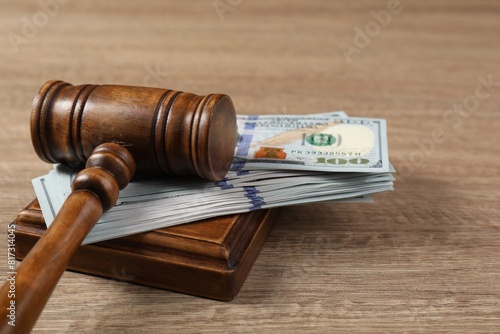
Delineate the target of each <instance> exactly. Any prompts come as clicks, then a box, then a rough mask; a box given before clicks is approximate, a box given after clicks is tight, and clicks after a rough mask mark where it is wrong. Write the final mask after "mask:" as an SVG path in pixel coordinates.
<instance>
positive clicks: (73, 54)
mask: <svg viewBox="0 0 500 334" xmlns="http://www.w3.org/2000/svg"><path fill="white" fill-rule="evenodd" d="M60 2H61V4H60V3H59V2H56V0H47V1H45V2H43V1H41V2H40V3H47V4H50V5H48V6H42V5H41V4H40V3H39V2H37V1H31V2H29V3H28V2H26V1H23V2H19V1H15V0H4V1H3V2H2V10H1V11H0V35H1V36H2V38H1V39H0V56H1V60H2V61H1V62H0V78H1V79H0V115H1V117H0V157H1V158H0V187H1V192H0V202H1V203H2V206H1V210H0V218H1V219H0V220H1V224H2V228H1V229H0V230H1V234H2V236H1V238H0V240H3V241H2V242H3V243H4V244H3V246H1V249H3V250H5V249H6V240H7V239H6V226H7V225H8V224H9V223H10V222H11V221H12V220H13V219H14V218H15V216H16V215H17V213H18V212H19V211H20V210H21V209H22V208H23V207H24V206H25V205H26V204H27V203H28V202H29V201H30V200H31V199H33V197H34V192H33V190H32V188H31V184H30V180H31V179H32V178H33V177H36V176H38V175H41V174H44V173H46V172H47V171H48V170H49V168H50V166H48V165H46V164H44V163H42V162H41V161H39V160H38V158H37V157H36V155H35V154H34V152H33V149H32V148H31V142H30V134H29V127H28V125H29V113H30V106H31V100H32V98H33V96H34V95H35V93H36V92H37V90H38V88H39V87H40V86H41V84H43V83H44V82H45V81H46V80H49V79H62V80H65V81H68V82H71V83H74V84H80V83H117V84H131V85H149V86H160V87H165V88H173V89H179V90H185V91H190V92H194V93H199V94H205V93H210V92H223V93H227V94H229V95H230V96H231V97H232V98H233V100H234V102H235V105H236V108H237V111H238V113H241V114H248V113H256V114H276V113H289V114H303V113H317V112H326V111H330V110H345V111H346V112H347V113H349V115H352V116H361V117H382V118H386V119H387V121H388V124H389V146H390V157H391V161H392V163H393V164H394V166H395V167H396V169H397V170H398V172H399V175H398V182H397V183H396V190H395V191H394V192H390V193H384V194H380V195H377V196H375V203H373V204H314V205H302V206H295V207H290V208H287V209H286V210H284V212H283V214H282V215H281V219H280V220H279V222H278V223H277V224H276V225H275V227H274V229H273V231H272V232H271V235H270V237H269V239H268V241H267V243H266V245H265V247H264V249H263V251H262V253H261V255H260V257H259V258H258V259H257V262H256V264H255V266H254V267H253V269H252V271H251V273H250V275H249V277H248V279H247V282H246V283H245V285H244V286H243V289H242V291H241V292H240V294H239V296H238V297H237V298H236V299H235V300H234V301H232V302H230V303H223V302H216V301H212V300H206V299H200V298H196V297H191V296H187V295H182V294H177V293H173V292H168V291H162V290H157V289H152V288H147V287H142V286H135V285H131V284H127V283H123V282H118V281H113V280H106V279H101V278H96V277H91V276H86V275H83V274H77V273H70V272H67V273H65V274H64V276H63V278H62V280H61V281H60V284H59V285H58V287H57V288H56V290H55V293H54V295H53V296H52V298H51V299H50V301H49V303H48V305H47V307H46V309H45V311H44V312H43V314H42V315H41V317H40V319H39V321H38V323H37V325H36V328H35V332H41V333H43V332H47V333H49V332H50V333H55V332H57V333H68V332H71V331H72V332H78V333H80V332H85V331H88V332H97V333H100V332H102V333H114V332H120V333H123V332H131V333H132V332H133V333H135V332H148V333H155V332H193V333H194V332H196V333H199V332H221V331H222V332H236V331H243V332H245V331H248V332H294V331H295V332H299V333H302V332H305V331H309V332H325V331H333V330H338V331H349V332H351V331H381V332H382V331H383V332H386V331H392V332H437V331H438V330H443V331H455V332H466V331H471V330H475V331H481V332H496V331H498V330H499V328H500V211H499V195H500V190H499V189H500V158H499V147H500V136H499V134H498V133H499V129H500V57H499V55H500V3H499V2H496V1H465V0H458V1H457V0H447V1H417V0H414V1H409V0H401V2H400V4H399V6H393V2H392V1H389V0H387V1H385V0H383V1H350V2H348V1H264V0H262V1H229V0H215V1H212V0H205V1H183V2H181V1H177V2H174V1H153V0H150V1H141V2H138V1H118V0H116V1H106V2H103V1H100V2H98V1H85V2H83V1H78V2H77V1H73V2H69V3H68V4H62V3H63V2H66V1H62V0H60ZM372 11H373V12H374V13H375V14H371V12H372ZM375 17H376V18H375ZM377 20H378V21H377ZM379 22H380V23H379ZM487 81H490V83H489V84H488V83H487ZM0 255H1V257H0V272H1V273H2V274H1V276H2V277H5V273H6V268H7V260H6V251H2V252H0ZM121 274H124V275H126V273H120V275H121Z"/></svg>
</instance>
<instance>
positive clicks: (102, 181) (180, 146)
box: [0, 81, 236, 333]
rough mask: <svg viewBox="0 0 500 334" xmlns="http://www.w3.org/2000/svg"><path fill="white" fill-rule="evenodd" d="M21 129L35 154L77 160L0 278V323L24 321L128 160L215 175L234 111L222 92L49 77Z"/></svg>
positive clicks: (225, 156)
mask: <svg viewBox="0 0 500 334" xmlns="http://www.w3.org/2000/svg"><path fill="white" fill-rule="evenodd" d="M31 138H32V142H33V146H34V148H35V151H36V153H37V154H38V156H39V157H40V158H41V159H42V160H44V161H47V162H51V163H63V164H66V165H68V166H71V167H77V166H83V165H84V164H85V169H83V170H82V171H81V172H80V173H79V174H78V175H77V176H76V178H75V180H74V182H73V185H72V193H71V194H70V195H69V197H68V198H67V199H66V201H65V202H64V204H63V206H62V208H61V210H60V211H59V213H58V214H57V216H56V218H55V219H54V221H53V223H52V224H51V225H50V227H49V228H48V229H47V231H46V232H45V233H44V235H43V236H42V237H41V238H40V240H39V241H38V242H37V243H36V245H35V246H34V247H33V249H32V250H31V251H30V253H29V254H28V255H27V256H26V257H25V258H24V260H23V262H22V263H21V265H20V266H19V267H18V268H17V272H16V274H15V275H13V276H14V278H15V280H14V291H13V289H12V284H11V283H9V282H6V283H5V284H4V285H3V286H2V288H1V290H0V307H1V309H0V318H1V319H0V325H1V328H0V332H1V333H27V332H29V331H30V330H31V329H32V328H33V326H34V324H35V322H36V320H37V319H38V317H39V315H40V313H41V312H42V310H43V307H44V306H45V304H46V302H47V300H48V299H49V297H50V295H51V293H52V291H53V290H54V288H55V286H56V284H57V282H58V281H59V279H60V277H61V276H62V274H63V272H64V271H65V270H66V268H67V266H68V263H69V261H70V259H71V258H72V256H73V254H74V253H75V252H76V250H77V249H78V247H79V246H80V244H81V243H82V241H83V239H84V238H85V236H86V235H87V234H88V233H89V232H90V230H91V229H92V228H93V227H94V225H95V224H96V223H97V221H98V220H99V218H100V217H101V215H102V213H103V212H105V211H106V210H109V209H111V208H112V207H113V206H114V204H115V203H116V200H117V199H118V193H119V190H120V189H123V188H124V187H125V186H126V185H127V184H128V182H129V181H130V180H131V178H132V177H133V176H134V174H135V171H136V169H137V174H140V175H161V174H163V175H198V176H200V177H202V178H206V179H209V180H214V181H216V180H220V179H222V178H223V177H224V176H225V175H226V173H227V171H228V170H229V167H230V165H231V161H232V158H233V155H234V149H235V145H236V115H235V111H234V106H233V103H232V101H231V99H230V98H229V96H227V95H222V94H210V95H206V96H199V95H194V94H191V93H185V92H179V91H173V90H164V89H158V88H145V87H129V86H115V85H81V86H73V85H71V84H69V83H66V82H62V81H49V82H47V83H46V84H45V85H43V86H42V88H41V89H40V91H39V93H38V95H37V96H36V97H35V99H34V101H33V111H32V114H31ZM11 282H12V280H11ZM12 305H13V306H14V307H12ZM12 310H14V311H12ZM12 319H13V320H14V322H13V323H14V324H15V326H12V324H13V323H11V324H9V321H12Z"/></svg>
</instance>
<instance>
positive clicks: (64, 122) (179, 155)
mask: <svg viewBox="0 0 500 334" xmlns="http://www.w3.org/2000/svg"><path fill="white" fill-rule="evenodd" d="M31 139H32V142H33V147H34V148H35V151H36V153H37V154H38V156H39V157H40V158H41V159H42V160H44V161H46V162H50V163H63V164H65V165H68V166H70V167H77V166H80V165H84V164H85V161H86V160H87V158H88V157H89V156H90V154H91V152H92V150H93V149H94V148H95V147H97V146H98V145H100V144H102V143H106V142H114V143H118V144H120V145H122V146H124V147H126V148H127V149H128V150H129V151H130V152H131V153H132V155H133V156H134V158H135V160H136V164H137V174H140V175H142V176H149V175H159V174H166V175H198V176H200V177H203V178H206V179H209V180H214V181H215V180H220V179H222V178H223V177H224V176H225V175H226V173H227V171H228V170H229V167H230V165H231V161H232V158H233V155H234V149H235V145H236V115H235V111H234V106H233V103H232V101H231V99H230V98H229V96H227V95H222V94H210V95H206V96H199V95H195V94H191V93H185V92H179V91H173V90H165V89H159V88H146V87H130V86H116V85H81V86H73V85H71V84H69V83H66V82H62V81H49V82H47V83H46V84H45V85H43V86H42V88H41V89H40V91H39V93H38V95H37V96H36V97H35V99H34V101H33V110H32V114H31Z"/></svg>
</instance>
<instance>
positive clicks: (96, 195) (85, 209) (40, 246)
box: [0, 143, 135, 333]
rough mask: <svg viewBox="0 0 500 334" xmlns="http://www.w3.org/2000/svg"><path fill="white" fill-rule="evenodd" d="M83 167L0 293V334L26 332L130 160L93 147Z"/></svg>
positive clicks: (121, 152)
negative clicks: (66, 195) (59, 206)
mask: <svg viewBox="0 0 500 334" xmlns="http://www.w3.org/2000/svg"><path fill="white" fill-rule="evenodd" d="M86 167H87V168H86V169H84V170H82V171H81V172H80V173H79V174H78V175H77V177H76V178H75V181H74V182H73V192H72V193H71V194H70V195H69V197H68V198H67V199H66V201H65V202H64V204H63V206H62V207H61V210H60V211H59V213H58V214H57V216H56V218H55V219H54V221H53V222H52V224H51V225H50V227H49V228H48V229H47V231H46V232H45V233H44V234H43V236H42V237H41V238H40V240H39V241H38V242H37V243H36V244H35V246H34V247H33V248H32V249H31V251H30V252H29V253H28V255H27V256H26V257H25V258H24V260H23V262H22V263H21V264H20V265H19V267H18V268H17V271H16V273H15V274H13V275H12V276H10V277H7V281H6V282H5V284H4V285H3V286H2V288H1V289H0V326H1V327H0V333H29V332H30V331H31V329H32V328H33V326H34V325H35V322H36V321H37V319H38V317H39V315H40V314H41V313H42V310H43V308H44V306H45V304H46V303H47V301H48V299H49V297H50V295H51V294H52V291H53V290H54V288H55V286H56V285H57V282H58V281H59V279H60V278H61V276H62V274H63V273H64V271H65V270H66V268H67V266H68V264H69V261H70V260H71V258H72V257H73V255H74V254H75V252H76V251H77V249H78V247H79V246H80V245H81V243H82V241H83V239H85V236H86V235H87V234H88V233H89V232H90V230H91V229H92V228H93V227H94V225H95V224H96V223H97V221H98V220H99V218H100V217H101V215H102V213H103V212H104V211H106V210H109V209H110V208H111V207H112V206H113V205H114V203H116V200H117V198H118V192H119V189H123V188H124V187H125V186H126V185H127V184H128V182H129V181H130V179H131V178H132V176H133V174H134V172H135V162H134V159H133V157H132V155H131V154H130V153H129V152H128V151H127V150H126V149H125V148H123V147H122V146H120V145H118V144H114V143H106V144H103V145H100V146H98V147H97V148H96V149H95V150H94V151H93V153H92V155H91V156H90V157H89V159H88V161H87V165H86ZM9 279H10V280H9ZM9 322H10V324H9ZM12 324H14V325H15V326H12Z"/></svg>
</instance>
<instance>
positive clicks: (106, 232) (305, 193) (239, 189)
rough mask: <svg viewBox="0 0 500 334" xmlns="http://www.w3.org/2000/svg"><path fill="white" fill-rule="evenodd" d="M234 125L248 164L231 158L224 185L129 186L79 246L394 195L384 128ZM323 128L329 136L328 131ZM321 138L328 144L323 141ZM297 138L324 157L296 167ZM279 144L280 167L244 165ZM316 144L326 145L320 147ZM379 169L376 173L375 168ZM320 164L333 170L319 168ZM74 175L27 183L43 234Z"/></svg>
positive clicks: (298, 122) (295, 120) (63, 172)
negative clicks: (226, 218)
mask: <svg viewBox="0 0 500 334" xmlns="http://www.w3.org/2000/svg"><path fill="white" fill-rule="evenodd" d="M237 119H238V130H239V134H240V138H241V140H240V141H239V143H238V147H237V148H236V153H238V152H241V151H242V150H247V149H248V151H247V156H237V157H235V160H234V162H233V167H232V170H231V171H230V172H229V173H228V174H227V175H226V177H225V178H224V179H223V180H221V181H218V182H212V181H207V180H200V179H196V178H189V177H170V178H159V179H150V180H140V181H138V180H135V181H134V182H131V183H130V184H129V185H128V186H127V187H126V188H125V189H124V190H122V191H121V192H120V196H119V198H118V202H117V203H116V206H115V207H114V208H113V209H111V210H110V211H109V212H107V213H105V214H104V215H103V216H102V218H101V219H100V220H99V222H98V223H97V225H96V226H95V227H94V228H93V229H92V231H91V232H90V233H89V235H88V236H87V237H86V238H85V240H84V244H88V243H93V242H98V241H103V240H108V239H112V238H117V237H122V236H126V235H129V234H134V233H140V232H144V231H148V230H151V229H156V228H162V227H168V226H173V225H178V224H183V223H188V222H192V221H196V220H200V219H205V218H210V217H215V216H220V215H227V214H236V213H243V212H248V211H252V210H257V209H261V208H274V207H280V206H287V205H297V204H306V203H316V202H344V201H349V202H370V201H371V197H370V195H371V194H374V193H378V192H381V191H387V190H392V188H393V185H392V183H393V180H394V177H393V176H392V175H391V174H390V172H393V171H394V170H393V168H392V166H391V165H390V164H389V162H388V159H387V143H386V140H385V135H386V134H385V122H383V120H372V119H353V118H348V117H347V115H346V114H345V113H343V112H330V113H325V114H314V115H309V116H289V115H265V116H241V115H239V116H238V117H237ZM351 120H355V121H351ZM346 126H348V127H347V128H346ZM330 128H334V129H335V131H333V130H327V129H330ZM294 130H296V131H295V132H294ZM297 131H298V132H300V133H302V134H300V133H299V134H300V135H298V134H297V133H298V132H297ZM315 131H316V132H315ZM345 131H347V132H345ZM304 133H306V134H305V135H304ZM352 133H354V134H355V136H353V135H352ZM245 135H251V138H252V140H250V141H248V139H247V140H245V139H244V138H243V137H244V136H245ZM314 135H316V137H314ZM328 135H331V136H333V137H334V139H331V138H329V137H324V136H328ZM297 136H299V137H300V136H302V140H305V141H306V145H309V146H307V147H309V148H307V149H308V150H310V151H311V152H313V150H312V149H315V148H314V147H313V146H315V145H313V144H311V143H309V142H308V141H313V142H314V143H316V144H318V145H316V146H325V149H324V150H322V149H321V148H319V149H317V150H316V151H317V152H319V153H316V155H314V154H310V155H311V157H313V158H315V159H316V160H314V159H312V160H311V159H310V161H309V160H307V159H303V160H300V158H302V157H303V156H307V155H305V154H302V155H300V154H299V155H298V158H297V155H293V154H288V153H289V152H291V151H290V149H291V147H292V146H293V145H295V146H301V144H302V143H301V142H300V140H299V143H298V144H297V142H296V141H294V140H291V138H292V139H293V138H294V137H297ZM304 136H305V139H304ZM308 136H313V137H311V138H309V137H308ZM378 136H380V138H379V137H378ZM308 138H309V139H308ZM377 138H378V139H377ZM283 140H285V141H287V140H288V141H287V143H288V146H283V145H282V146H283V147H284V153H285V154H287V155H286V157H284V159H281V160H285V162H284V161H280V162H278V163H275V161H277V160H280V159H277V158H276V157H274V158H269V157H268V158H264V159H261V158H255V157H254V158H249V157H248V155H251V154H252V153H253V154H254V155H255V152H256V151H257V152H258V151H259V150H260V149H261V148H258V147H275V146H277V145H275V144H276V143H277V142H280V141H281V142H283ZM334 140H338V141H339V142H338V143H337V144H336V148H337V150H333V147H334V146H335V142H333V141H334ZM322 141H325V142H326V143H327V144H328V145H319V143H322ZM346 142H347V143H350V144H349V145H347V144H346ZM252 143H254V144H255V145H253V146H252ZM269 143H271V144H270V145H268V146H265V145H267V144H269ZM292 144H293V145H292ZM330 144H332V145H330ZM245 145H247V146H248V148H244V146H245ZM306 145H302V146H306ZM342 145H344V146H342ZM329 146H331V147H329ZM375 146H378V148H377V147H375ZM242 147H243V148H242ZM311 147H312V148H311ZM354 148H355V149H356V150H355V149H354ZM302 149H303V148H302ZM252 150H253V151H252ZM346 150H351V151H346ZM353 152H354V153H353ZM358 153H359V154H358ZM277 154H283V152H281V153H277ZM352 156H354V158H353V157H352ZM309 158H310V157H309ZM318 158H324V160H325V162H321V160H319V162H318ZM294 159H295V160H294ZM341 159H343V160H345V161H346V162H345V163H343V161H342V160H341ZM352 159H358V161H356V162H352V161H351V160H352ZM363 159H365V160H370V159H371V160H370V163H371V162H373V164H372V165H370V166H368V167H367V166H364V167H363V166H358V165H362V162H364V161H365V160H363ZM377 159H378V160H377ZM269 161H271V163H270V162H269ZM273 161H274V162H273ZM376 161H377V162H376ZM379 161H382V163H381V164H382V166H383V168H382V166H378V165H377V164H380V163H379ZM327 163H328V164H331V165H334V166H333V167H332V166H328V168H322V167H324V166H323V164H327ZM373 165H375V166H373ZM283 166H287V167H286V168H283ZM250 167H252V168H250ZM76 173H77V171H74V170H71V169H69V168H67V167H64V166H61V165H56V166H55V167H54V169H53V170H51V171H50V172H49V173H48V174H47V175H43V176H41V177H38V178H36V179H34V180H33V181H32V182H33V186H34V188H35V192H36V195H37V197H38V200H39V203H40V206H41V208H42V212H43V215H44V219H45V222H46V224H47V226H50V224H51V223H52V221H53V220H54V218H55V216H56V215H57V213H58V211H59V210H60V208H61V207H62V205H63V203H64V201H65V199H66V198H67V196H69V194H70V192H71V183H72V181H73V179H74V177H75V175H76Z"/></svg>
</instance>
